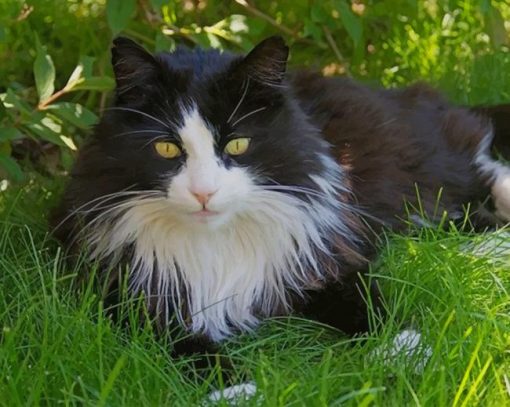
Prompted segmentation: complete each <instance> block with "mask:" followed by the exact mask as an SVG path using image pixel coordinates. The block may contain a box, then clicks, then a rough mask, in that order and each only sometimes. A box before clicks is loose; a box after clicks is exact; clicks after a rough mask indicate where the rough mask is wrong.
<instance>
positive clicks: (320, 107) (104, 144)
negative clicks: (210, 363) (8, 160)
mask: <svg viewBox="0 0 510 407" xmlns="http://www.w3.org/2000/svg"><path fill="white" fill-rule="evenodd" d="M287 56H288V48H287V47H286V46H285V44H284V42H283V40H282V39H281V38H279V37H271V38H269V39H267V40H265V41H263V42H261V43H260V44H259V45H257V46H256V47H255V48H254V49H253V50H252V51H251V52H250V53H249V54H248V55H246V56H241V55H234V54H230V53H220V52H218V51H215V50H207V51H204V50H200V49H195V50H188V49H184V48H182V49H178V50H177V51H175V52H173V53H161V54H158V55H151V54H150V53H148V52H146V51H145V50H144V49H143V48H141V47H140V46H139V45H137V44H135V43H134V42H132V41H131V40H128V39H125V38H118V39H116V40H115V41H114V47H113V50H112V63H113V67H114V72H115V77H116V81H117V90H116V99H115V103H114V105H113V107H111V108H109V109H107V111H106V112H105V114H104V115H103V117H102V119H101V121H100V123H99V124H98V125H97V126H96V128H95V131H94V134H93V136H92V138H91V140H90V141H89V142H88V144H87V145H86V146H84V147H83V148H82V150H81V152H80V155H79V157H78V160H77V163H76V165H75V168H74V170H73V172H72V176H71V181H70V183H69V186H68V188H67V190H66V192H65V196H64V198H63V200H62V203H61V206H60V207H59V208H58V209H57V211H56V212H55V216H54V220H53V226H54V227H55V234H56V235H57V237H58V238H59V239H60V240H61V241H62V242H63V243H64V244H65V245H66V246H67V247H68V248H70V249H71V250H80V251H82V250H86V251H87V252H88V254H89V256H90V259H92V260H94V261H98V262H99V263H100V264H101V265H102V267H103V268H104V270H105V275H106V274H108V276H109V278H110V279H111V281H110V283H111V287H112V290H114V288H115V286H116V281H117V280H118V279H119V278H120V275H121V271H122V270H125V268H123V267H122V266H124V265H127V266H128V267H127V269H128V271H127V273H128V281H129V289H130V291H131V292H132V294H133V295H138V294H140V293H144V294H145V296H146V298H147V303H148V308H149V310H150V312H151V313H152V315H153V317H154V318H155V319H157V320H158V321H159V322H160V324H161V325H162V326H167V325H168V324H173V323H177V324H179V325H181V326H182V327H183V328H184V329H185V330H188V331H189V332H191V333H193V334H195V337H196V338H197V339H196V342H191V343H189V344H188V345H187V346H188V348H185V349H184V350H185V351H189V350H193V351H194V350H196V349H197V346H202V344H204V343H214V342H218V341H220V340H222V339H223V338H225V337H228V336H229V335H232V334H234V333H235V332H238V331H244V330H250V329H253V328H254V327H256V326H257V324H258V323H259V321H260V320H261V319H263V318H265V317H270V316H274V315H284V314H289V313H294V312H295V313H300V314H302V315H305V316H308V317H310V318H315V319H318V320H320V321H322V322H325V323H327V324H330V325H332V326H335V327H337V328H339V329H342V330H344V331H345V332H347V333H350V334H352V333H356V332H362V331H366V330H367V329H368V327H369V318H368V316H367V305H366V302H367V301H366V298H364V296H365V295H364V293H363V290H362V289H360V287H361V286H362V284H360V280H359V279H360V277H359V276H360V275H361V276H363V275H364V274H365V271H366V269H367V266H368V263H369V261H370V260H371V259H373V257H374V255H375V246H376V244H377V236H378V234H379V233H380V232H381V231H382V230H383V229H384V228H390V229H393V230H397V231H399V230H404V229H405V228H406V222H405V221H404V220H403V219H406V218H407V217H406V205H415V206H416V207H418V198H417V193H416V191H417V190H419V197H420V205H419V206H420V208H422V209H423V211H424V212H425V213H426V215H427V221H428V222H433V221H435V220H439V219H440V218H441V217H442V216H443V214H444V213H447V214H448V215H447V216H449V217H450V218H452V219H454V218H455V217H459V216H463V208H464V207H465V206H467V205H471V208H472V211H473V212H474V213H473V216H472V220H473V223H474V224H478V225H495V224H496V223H497V222H498V218H499V219H500V220H502V221H503V222H505V221H508V220H510V170H509V169H508V168H507V167H505V166H503V165H502V164H499V163H498V162H496V161H494V160H493V159H492V158H491V157H490V148H491V144H492V139H493V128H492V125H491V123H490V121H489V119H488V118H486V116H485V115H484V114H482V113H481V112H475V111H470V110H467V109H463V108H457V107H452V106H450V105H449V104H448V103H447V102H445V101H444V100H443V98H442V97H441V96H440V95H439V94H438V93H436V92H435V91H433V90H432V89H430V88H428V87H427V86H424V85H415V86H413V87H410V88H406V89H403V90H372V89H369V88H367V87H365V86H362V85H359V84H357V83H354V82H352V81H350V80H348V79H344V78H324V77H322V76H321V75H320V74H317V73H313V72H300V71H297V72H291V73H286V62H287ZM489 113H490V112H489ZM507 113H508V112H507ZM507 118H508V115H506V116H504V117H503V119H501V118H500V119H499V121H500V124H501V120H506V119H507ZM505 129H507V127H503V130H502V132H503V131H507V130H505ZM499 136H506V134H503V133H501V134H499ZM440 191H441V194H440V195H441V198H440V200H439V202H438V194H439V192H440ZM491 194H492V198H493V202H494V204H495V209H496V211H495V213H494V214H492V213H489V212H488V211H487V210H486V209H485V208H484V207H482V206H481V205H480V203H481V202H483V201H485V200H486V198H487V197H488V196H490V195H491ZM473 209H475V210H473ZM412 219H414V220H415V221H416V222H417V223H420V222H423V221H424V220H423V219H420V218H419V217H417V216H416V217H414V218H412ZM116 269H118V271H113V272H112V270H116ZM106 270H109V272H108V273H107V272H106ZM105 278H106V277H105ZM377 297H378V296H377V292H376V290H375V289H374V290H373V293H372V300H371V301H372V304H373V305H374V306H375V307H376V308H377V304H378V298H377ZM197 344H198V345H197Z"/></svg>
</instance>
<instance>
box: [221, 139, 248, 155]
mask: <svg viewBox="0 0 510 407" xmlns="http://www.w3.org/2000/svg"><path fill="white" fill-rule="evenodd" d="M249 145H250V139H249V138H246V137H240V138H235V139H233V140H230V141H229V142H228V143H227V145H226V146H225V153H227V154H228V155H241V154H244V153H246V150H248V146H249Z"/></svg>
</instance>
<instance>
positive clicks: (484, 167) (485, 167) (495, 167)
mask: <svg viewBox="0 0 510 407" xmlns="http://www.w3.org/2000/svg"><path fill="white" fill-rule="evenodd" d="M492 138H493V137H492V134H488V135H487V136H486V137H485V138H484V140H483V141H482V143H480V146H479V150H478V152H477V154H476V156H475V164H476V165H477V166H478V169H479V171H480V172H481V173H482V174H484V175H487V176H489V177H490V179H491V182H492V184H491V194H492V197H493V200H494V206H495V207H496V212H495V214H496V216H498V217H499V218H500V219H502V220H504V221H510V167H508V166H506V165H504V164H502V163H500V162H498V161H497V160H494V159H493V158H492V157H491V156H490V143H491V141H492Z"/></svg>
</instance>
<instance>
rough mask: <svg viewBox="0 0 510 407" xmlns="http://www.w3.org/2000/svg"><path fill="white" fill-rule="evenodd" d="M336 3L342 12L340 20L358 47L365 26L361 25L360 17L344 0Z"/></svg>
mask: <svg viewBox="0 0 510 407" xmlns="http://www.w3.org/2000/svg"><path fill="white" fill-rule="evenodd" d="M335 5H336V7H337V9H338V11H339V13H340V20H341V21H342V24H343V26H344V27H345V30H346V31H347V33H348V34H349V36H350V37H351V39H352V40H353V42H354V46H355V47H356V48H357V47H358V46H359V45H360V42H361V39H362V36H363V26H362V25H361V22H360V19H359V17H357V16H356V15H355V14H354V13H353V12H352V10H351V8H350V7H349V6H348V5H347V3H346V2H345V1H343V0H337V1H335Z"/></svg>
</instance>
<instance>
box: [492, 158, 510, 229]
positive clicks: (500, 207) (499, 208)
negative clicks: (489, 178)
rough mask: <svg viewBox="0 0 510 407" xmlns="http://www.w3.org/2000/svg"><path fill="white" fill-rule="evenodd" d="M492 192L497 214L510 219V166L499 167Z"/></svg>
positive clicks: (501, 217)
mask: <svg viewBox="0 0 510 407" xmlns="http://www.w3.org/2000/svg"><path fill="white" fill-rule="evenodd" d="M491 193H492V199H493V200H494V206H495V207H496V216H497V217H498V218H500V219H503V220H505V221H510V168H508V167H504V166H502V165H501V166H499V167H498V169H497V170H496V179H495V181H494V183H493V184H492V188H491Z"/></svg>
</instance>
